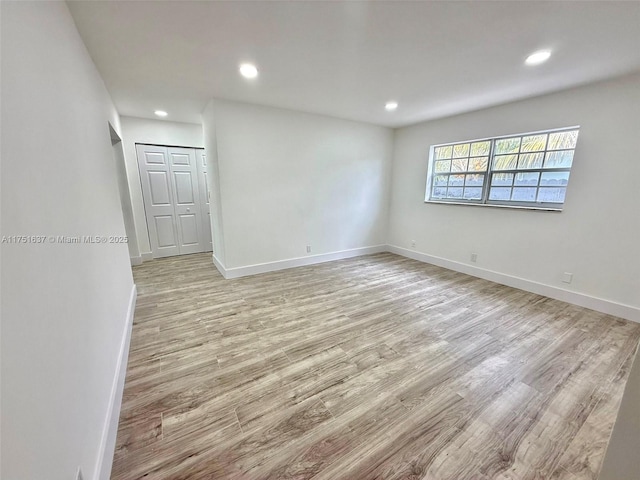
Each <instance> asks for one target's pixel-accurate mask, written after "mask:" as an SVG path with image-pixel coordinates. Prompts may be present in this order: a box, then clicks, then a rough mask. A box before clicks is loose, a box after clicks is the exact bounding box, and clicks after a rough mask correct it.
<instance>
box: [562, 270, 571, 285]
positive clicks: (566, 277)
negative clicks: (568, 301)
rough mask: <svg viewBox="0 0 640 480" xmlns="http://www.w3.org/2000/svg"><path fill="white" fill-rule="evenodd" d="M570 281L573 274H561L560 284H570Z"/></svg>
mask: <svg viewBox="0 0 640 480" xmlns="http://www.w3.org/2000/svg"><path fill="white" fill-rule="evenodd" d="M571 280H573V273H569V272H564V273H563V274H562V282H563V283H571Z"/></svg>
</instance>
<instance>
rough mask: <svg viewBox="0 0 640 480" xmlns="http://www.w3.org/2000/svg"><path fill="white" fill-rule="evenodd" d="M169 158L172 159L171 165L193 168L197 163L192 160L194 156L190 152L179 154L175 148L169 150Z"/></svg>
mask: <svg viewBox="0 0 640 480" xmlns="http://www.w3.org/2000/svg"><path fill="white" fill-rule="evenodd" d="M182 150H191V149H190V148H189V149H186V148H184V149H182ZM169 156H170V158H171V165H188V166H191V165H193V162H194V161H195V159H194V158H192V156H191V155H190V152H178V151H175V150H174V149H173V148H170V149H169Z"/></svg>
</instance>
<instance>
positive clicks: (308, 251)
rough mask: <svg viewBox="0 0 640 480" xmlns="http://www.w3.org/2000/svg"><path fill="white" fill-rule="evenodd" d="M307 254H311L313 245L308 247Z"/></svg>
mask: <svg viewBox="0 0 640 480" xmlns="http://www.w3.org/2000/svg"><path fill="white" fill-rule="evenodd" d="M307 253H311V245H307Z"/></svg>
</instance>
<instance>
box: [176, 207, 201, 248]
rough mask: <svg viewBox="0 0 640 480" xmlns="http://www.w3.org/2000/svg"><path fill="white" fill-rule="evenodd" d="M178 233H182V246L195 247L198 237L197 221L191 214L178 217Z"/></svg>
mask: <svg viewBox="0 0 640 480" xmlns="http://www.w3.org/2000/svg"><path fill="white" fill-rule="evenodd" d="M178 218H179V219H180V231H181V232H182V245H189V246H191V245H195V244H197V243H198V242H199V241H200V239H199V237H198V219H197V218H196V216H195V215H193V214H186V215H180V216H179V217H178Z"/></svg>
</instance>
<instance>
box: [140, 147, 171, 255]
mask: <svg viewBox="0 0 640 480" xmlns="http://www.w3.org/2000/svg"><path fill="white" fill-rule="evenodd" d="M136 151H137V153H138V167H139V169H140V181H141V183H142V196H143V199H144V209H145V214H146V217H147V227H148V229H149V243H150V244H151V251H152V252H153V256H154V257H155V258H158V257H168V256H171V255H179V254H180V247H179V242H178V232H177V229H176V222H175V211H174V207H173V192H172V186H171V182H170V181H169V179H170V177H171V170H170V167H169V156H168V154H167V149H166V148H165V147H158V146H155V145H136Z"/></svg>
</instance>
